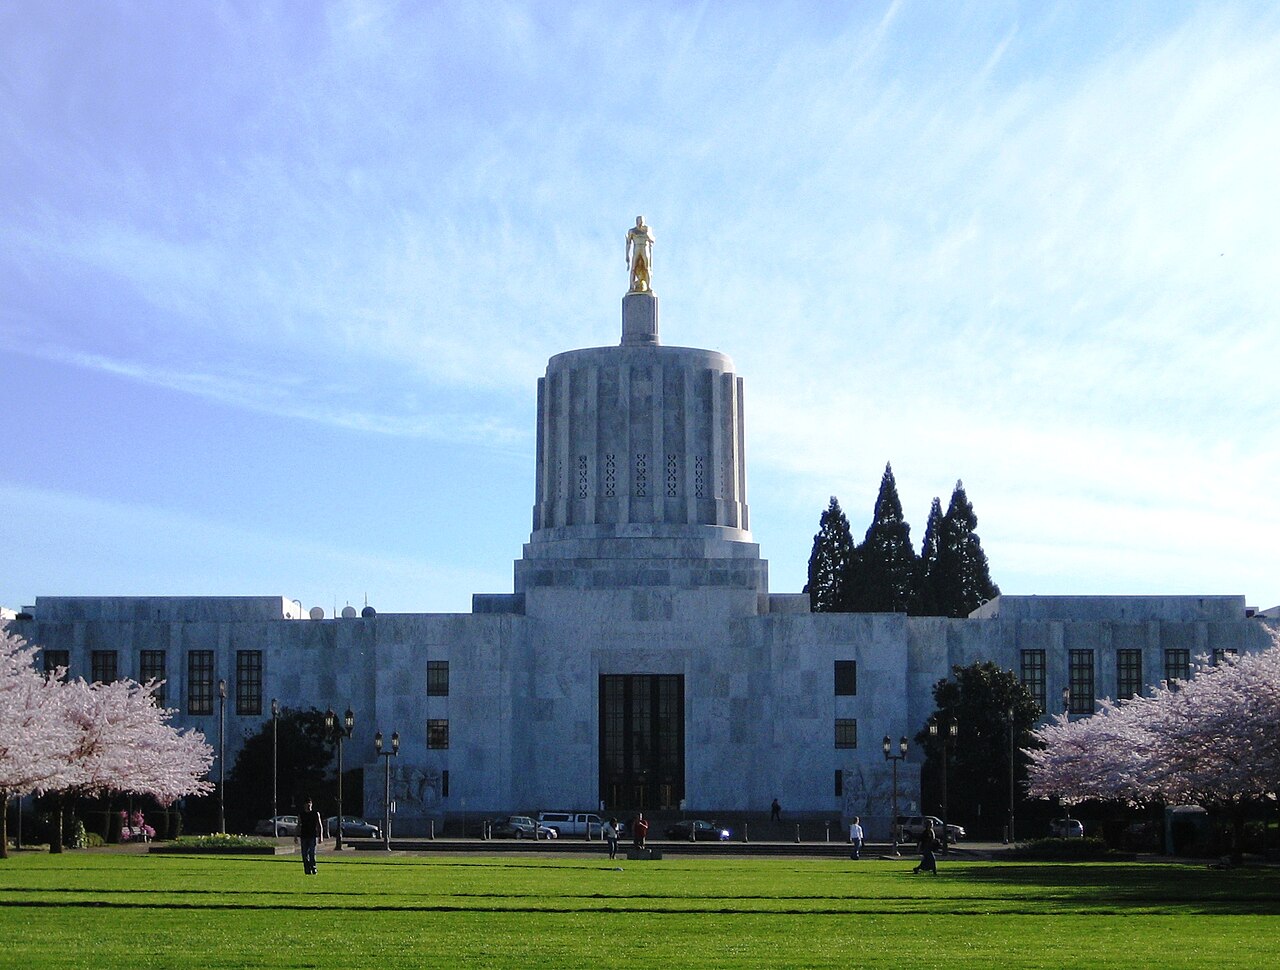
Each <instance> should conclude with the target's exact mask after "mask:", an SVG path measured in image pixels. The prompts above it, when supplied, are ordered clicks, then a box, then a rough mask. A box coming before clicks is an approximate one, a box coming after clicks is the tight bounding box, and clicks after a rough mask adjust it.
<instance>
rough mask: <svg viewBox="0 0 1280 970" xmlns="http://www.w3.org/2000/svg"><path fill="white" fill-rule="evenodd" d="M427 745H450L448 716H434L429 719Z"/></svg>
mask: <svg viewBox="0 0 1280 970" xmlns="http://www.w3.org/2000/svg"><path fill="white" fill-rule="evenodd" d="M427 747H428V748H447V747H449V721H448V719H447V718H441V717H433V718H431V719H430V720H428V721H427Z"/></svg>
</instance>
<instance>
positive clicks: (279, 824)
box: [253, 815, 298, 836]
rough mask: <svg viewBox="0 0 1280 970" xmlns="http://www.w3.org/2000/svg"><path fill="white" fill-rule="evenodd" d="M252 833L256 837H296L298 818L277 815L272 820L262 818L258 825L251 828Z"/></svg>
mask: <svg viewBox="0 0 1280 970" xmlns="http://www.w3.org/2000/svg"><path fill="white" fill-rule="evenodd" d="M253 831H254V832H255V833H257V834H258V835H276V834H277V833H278V834H280V835H295V836H296V835H297V834H298V816H296V815H277V816H275V817H274V819H270V818H262V819H258V824H257V825H255V826H254V827H253Z"/></svg>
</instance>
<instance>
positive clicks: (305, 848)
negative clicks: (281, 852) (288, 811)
mask: <svg viewBox="0 0 1280 970" xmlns="http://www.w3.org/2000/svg"><path fill="white" fill-rule="evenodd" d="M323 831H324V823H323V822H322V821H321V820H320V813H319V812H318V811H316V810H315V809H314V808H312V807H311V799H310V798H308V799H307V801H306V803H305V807H304V809H303V811H302V813H301V814H300V815H299V816H298V841H299V842H300V843H301V845H302V871H303V872H304V873H305V874H306V875H308V876H314V875H315V874H316V844H317V843H318V842H319V841H320V834H321V833H322V832H323Z"/></svg>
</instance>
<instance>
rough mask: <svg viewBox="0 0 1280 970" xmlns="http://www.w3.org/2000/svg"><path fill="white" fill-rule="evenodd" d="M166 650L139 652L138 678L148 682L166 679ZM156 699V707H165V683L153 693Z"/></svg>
mask: <svg viewBox="0 0 1280 970" xmlns="http://www.w3.org/2000/svg"><path fill="white" fill-rule="evenodd" d="M164 679H165V673H164V651H163V650H143V651H141V652H140V653H139V654H138V680H140V681H142V683H144V684H145V683H146V682H147V681H149V680H164ZM152 696H153V697H154V698H155V699H156V707H164V696H165V695H164V684H161V685H160V686H159V687H157V688H156V689H155V691H154V692H153V693H152Z"/></svg>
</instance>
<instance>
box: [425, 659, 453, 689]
mask: <svg viewBox="0 0 1280 970" xmlns="http://www.w3.org/2000/svg"><path fill="white" fill-rule="evenodd" d="M427 695H428V696H429V697H448V696H449V661H447V660H428V661H427Z"/></svg>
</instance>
